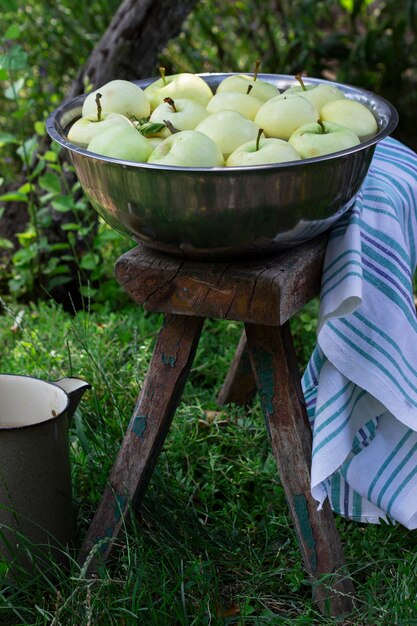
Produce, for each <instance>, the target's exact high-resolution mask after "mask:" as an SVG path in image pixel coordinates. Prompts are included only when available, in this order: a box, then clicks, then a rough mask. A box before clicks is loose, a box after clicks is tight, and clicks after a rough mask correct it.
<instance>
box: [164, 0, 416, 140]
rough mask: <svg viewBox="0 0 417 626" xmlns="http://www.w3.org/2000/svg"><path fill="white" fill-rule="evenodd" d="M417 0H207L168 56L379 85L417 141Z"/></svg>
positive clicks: (185, 66)
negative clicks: (278, 0)
mask: <svg viewBox="0 0 417 626" xmlns="http://www.w3.org/2000/svg"><path fill="white" fill-rule="evenodd" d="M416 33H417V3H416V2H415V0H403V1H402V2H398V1H397V0H382V1H380V2H377V1H372V0H339V2H335V1H334V0H320V1H318V2H313V1H311V0H301V1H300V2H291V1H290V0H283V1H280V2H276V0H266V1H264V2H257V1H255V0H254V1H252V2H241V1H238V0H236V1H235V2H221V0H201V1H200V2H198V3H197V5H196V8H195V10H194V12H193V13H192V15H191V16H190V17H189V19H188V20H187V22H186V24H185V27H184V30H183V32H182V33H181V35H180V36H179V37H178V38H177V39H176V40H174V41H171V42H170V43H169V45H168V46H167V49H166V50H165V51H164V53H163V55H162V63H163V65H165V66H166V67H167V68H169V69H170V70H175V71H191V72H202V71H204V72H219V71H221V72H235V71H240V72H242V71H244V72H250V71H252V69H253V66H254V63H255V59H260V60H261V68H260V71H262V72H266V73H274V74H290V75H294V74H295V73H297V72H300V71H303V72H305V73H306V74H308V75H309V76H314V77H324V78H329V79H333V80H338V81H341V82H345V83H351V84H354V85H357V86H361V87H365V88H367V89H369V90H371V91H375V92H376V93H379V94H380V95H382V96H385V97H386V98H387V99H388V100H390V101H391V102H392V103H393V104H394V105H395V106H396V107H397V108H398V110H399V113H400V125H399V129H398V131H397V135H398V137H399V138H400V139H402V140H403V141H405V143H407V144H409V145H411V146H412V147H414V148H417V137H416V132H415V121H414V120H415V109H416V106H417V89H416V83H417V45H416V43H417V42H416Z"/></svg>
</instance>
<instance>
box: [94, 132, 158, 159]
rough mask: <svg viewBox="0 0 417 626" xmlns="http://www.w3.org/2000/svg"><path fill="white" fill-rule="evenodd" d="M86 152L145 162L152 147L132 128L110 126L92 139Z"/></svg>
mask: <svg viewBox="0 0 417 626" xmlns="http://www.w3.org/2000/svg"><path fill="white" fill-rule="evenodd" d="M87 150H89V152H95V153H96V154H102V155H103V156H107V157H111V158H113V159H123V160H124V161H138V162H146V161H147V160H148V157H149V155H150V154H151V152H152V146H151V144H150V143H149V141H148V139H146V138H145V137H144V136H143V135H141V134H140V132H139V131H138V130H136V128H134V127H133V126H131V127H130V128H129V127H128V126H112V128H108V129H107V130H106V131H105V132H104V133H101V134H100V135H97V136H96V137H94V138H93V139H92V140H91V141H90V143H89V144H88V148H87Z"/></svg>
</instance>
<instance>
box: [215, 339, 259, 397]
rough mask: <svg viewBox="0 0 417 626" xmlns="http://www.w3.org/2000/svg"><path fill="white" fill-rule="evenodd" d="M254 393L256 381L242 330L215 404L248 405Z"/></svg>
mask: <svg viewBox="0 0 417 626" xmlns="http://www.w3.org/2000/svg"><path fill="white" fill-rule="evenodd" d="M255 394H256V383H255V379H254V376H253V372H252V366H251V364H250V359H249V352H248V349H247V345H246V335H245V333H244V332H243V333H242V335H241V337H240V341H239V344H238V346H237V348H236V352H235V355H234V357H233V361H232V363H231V365H230V368H229V371H228V372H227V376H226V379H225V381H224V383H223V386H222V388H221V389H220V392H219V395H218V397H217V404H218V405H219V406H224V405H225V404H229V403H231V402H233V403H234V404H238V405H239V406H249V405H250V404H251V402H252V400H253V398H254V396H255Z"/></svg>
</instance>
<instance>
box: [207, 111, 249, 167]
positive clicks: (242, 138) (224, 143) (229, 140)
mask: <svg viewBox="0 0 417 626" xmlns="http://www.w3.org/2000/svg"><path fill="white" fill-rule="evenodd" d="M196 130H198V131H199V132H201V133H204V134H205V135H207V136H208V137H210V139H212V140H213V141H214V143H215V144H217V146H218V147H219V148H220V150H221V152H222V153H223V156H224V158H225V159H227V158H228V157H229V155H230V154H231V153H232V152H233V151H234V150H236V148H238V147H239V146H241V145H242V144H243V143H246V142H247V141H250V140H251V139H256V137H257V134H258V131H259V126H257V125H256V124H255V122H252V120H248V119H247V118H246V117H244V116H243V115H242V114H241V113H238V112H237V111H218V112H217V113H212V114H211V115H209V116H208V117H206V119H205V120H203V121H202V122H200V123H199V124H198V126H196Z"/></svg>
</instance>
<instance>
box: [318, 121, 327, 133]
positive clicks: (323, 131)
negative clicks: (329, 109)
mask: <svg viewBox="0 0 417 626" xmlns="http://www.w3.org/2000/svg"><path fill="white" fill-rule="evenodd" d="M317 124H318V125H319V126H320V128H321V132H322V133H323V135H325V134H326V128H325V126H324V124H323V122H322V121H321V119H320V118H319V119H318V120H317Z"/></svg>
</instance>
